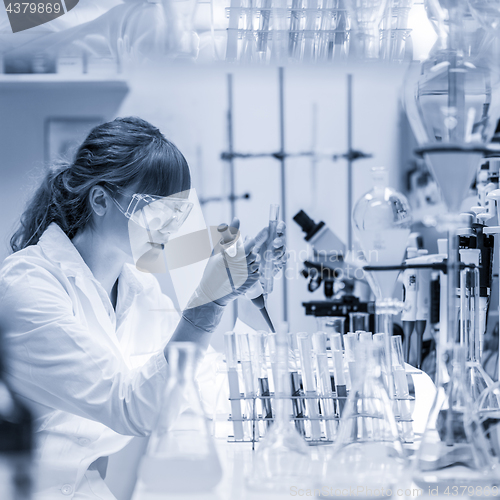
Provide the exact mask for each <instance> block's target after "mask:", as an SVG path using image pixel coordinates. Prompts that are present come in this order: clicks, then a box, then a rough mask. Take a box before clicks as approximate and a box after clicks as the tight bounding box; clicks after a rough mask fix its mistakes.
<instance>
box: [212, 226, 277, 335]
mask: <svg viewBox="0 0 500 500" xmlns="http://www.w3.org/2000/svg"><path fill="white" fill-rule="evenodd" d="M217 231H219V233H220V235H221V240H220V246H221V254H222V257H223V259H224V264H225V265H226V271H227V274H228V278H229V282H230V283H231V286H232V287H233V288H234V284H233V281H232V277H231V272H230V271H229V264H228V262H227V258H226V255H225V253H226V252H227V254H228V255H229V256H230V257H234V256H235V255H236V252H237V248H236V244H237V242H236V244H234V240H235V239H236V238H237V236H238V233H236V234H232V233H231V230H230V229H229V226H228V225H227V224H220V225H219V227H218V228H217ZM245 297H247V298H248V299H250V300H251V301H252V303H253V304H254V306H255V307H257V309H258V310H259V311H260V313H261V314H262V317H263V318H264V320H265V321H266V323H267V326H268V327H269V329H270V330H271V332H273V333H276V330H275V329H274V326H273V322H272V321H271V318H270V316H269V313H268V312H267V309H266V302H265V298H264V291H263V289H262V285H261V284H260V281H259V280H257V282H256V283H255V284H254V285H252V287H251V288H250V289H249V290H248V291H247V292H246V293H245Z"/></svg>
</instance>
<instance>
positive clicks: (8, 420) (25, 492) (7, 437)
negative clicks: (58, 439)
mask: <svg viewBox="0 0 500 500" xmlns="http://www.w3.org/2000/svg"><path fill="white" fill-rule="evenodd" d="M3 374H4V371H3V364H2V360H1V359H0V498H2V499H6V500H29V499H30V498H32V496H31V490H32V471H33V466H32V451H33V424H32V417H31V413H30V412H29V411H28V409H27V408H25V406H24V405H22V404H21V403H20V401H19V400H18V399H17V398H16V396H15V395H14V394H13V393H12V391H11V390H10V389H9V387H8V385H7V383H6V382H5V378H4V376H3Z"/></svg>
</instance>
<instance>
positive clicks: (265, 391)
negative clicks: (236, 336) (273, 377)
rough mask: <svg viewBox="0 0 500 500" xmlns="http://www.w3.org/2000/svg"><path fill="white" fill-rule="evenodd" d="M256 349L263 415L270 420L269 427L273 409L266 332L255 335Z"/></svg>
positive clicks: (268, 421)
mask: <svg viewBox="0 0 500 500" xmlns="http://www.w3.org/2000/svg"><path fill="white" fill-rule="evenodd" d="M255 340H256V344H257V345H256V348H257V353H256V354H257V381H258V384H259V393H260V396H262V397H261V401H262V414H263V416H264V417H265V418H266V419H268V420H267V426H268V427H269V426H270V425H271V424H272V418H273V412H272V408H271V399H270V393H269V377H268V373H267V359H266V343H267V342H266V340H267V334H266V332H264V331H258V332H256V333H255Z"/></svg>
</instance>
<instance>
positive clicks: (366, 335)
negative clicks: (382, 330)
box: [356, 332, 372, 343]
mask: <svg viewBox="0 0 500 500" xmlns="http://www.w3.org/2000/svg"><path fill="white" fill-rule="evenodd" d="M356 333H358V334H359V337H358V338H359V341H360V342H361V343H363V342H371V341H372V332H356Z"/></svg>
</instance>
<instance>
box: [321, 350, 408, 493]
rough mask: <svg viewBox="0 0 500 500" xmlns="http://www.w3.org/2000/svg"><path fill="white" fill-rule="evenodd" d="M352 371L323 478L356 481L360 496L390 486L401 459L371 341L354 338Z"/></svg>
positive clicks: (339, 484) (345, 484)
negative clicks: (352, 375) (351, 382)
mask: <svg viewBox="0 0 500 500" xmlns="http://www.w3.org/2000/svg"><path fill="white" fill-rule="evenodd" d="M355 372H356V376H355V377H354V382H353V388H352V389H351V391H350V393H349V396H348V398H347V402H346V405H345V408H344V413H343V416H342V419H341V421H340V426H339V431H338V437H337V441H336V442H335V445H334V448H333V450H332V453H331V457H330V460H329V463H328V467H327V475H326V477H324V478H323V480H324V482H325V484H326V483H328V482H329V483H330V484H332V485H335V488H336V489H337V488H353V487H354V488H356V487H357V486H361V485H362V487H363V491H362V492H361V495H360V496H373V495H374V493H373V491H374V490H375V489H378V490H379V492H380V491H381V488H384V489H385V490H387V489H392V488H393V487H394V486H395V484H396V483H397V482H398V480H399V479H400V477H401V475H402V473H403V468H404V467H405V465H406V459H405V455H404V451H403V446H402V444H401V440H400V438H399V433H398V428H397V425H396V420H395V417H394V413H393V404H392V401H391V400H390V398H389V395H388V392H387V386H386V385H385V382H384V379H383V377H382V353H381V349H380V347H379V345H378V344H377V343H375V342H366V343H360V342H358V344H357V346H356V371H355ZM358 491H359V489H358ZM379 494H380V493H379Z"/></svg>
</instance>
